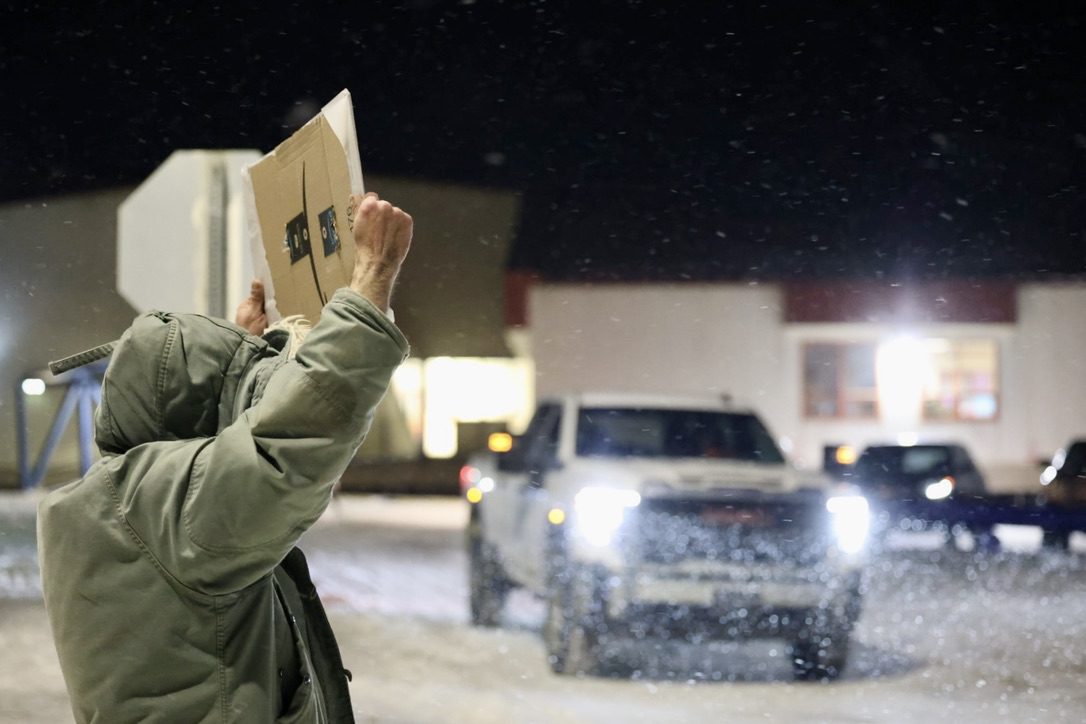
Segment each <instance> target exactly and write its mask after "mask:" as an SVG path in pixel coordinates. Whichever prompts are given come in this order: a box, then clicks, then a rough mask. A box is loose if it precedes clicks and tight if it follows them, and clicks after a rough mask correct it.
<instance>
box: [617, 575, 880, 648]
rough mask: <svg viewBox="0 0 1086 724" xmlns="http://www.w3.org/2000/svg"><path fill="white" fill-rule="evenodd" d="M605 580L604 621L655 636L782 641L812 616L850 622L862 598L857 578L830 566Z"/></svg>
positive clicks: (857, 576)
mask: <svg viewBox="0 0 1086 724" xmlns="http://www.w3.org/2000/svg"><path fill="white" fill-rule="evenodd" d="M608 581H609V584H608V586H607V590H606V614H607V618H608V619H610V620H612V621H615V622H619V621H622V622H626V623H628V624H629V625H631V627H634V628H639V627H642V626H647V627H650V628H652V629H654V630H655V629H660V628H666V629H668V630H674V629H679V630H682V631H684V632H686V631H689V630H691V629H692V628H697V627H702V626H707V627H710V628H711V629H712V630H713V632H714V634H713V635H714V636H716V635H718V634H719V633H720V632H721V631H726V632H731V633H733V634H734V635H736V636H752V635H765V636H777V635H785V634H787V633H788V632H789V631H791V630H793V629H794V630H798V629H800V628H802V627H803V626H804V625H809V624H810V621H809V620H808V619H810V618H811V616H813V615H820V614H824V615H829V616H832V617H834V618H850V617H852V616H853V615H854V612H853V609H854V608H855V607H856V606H857V605H858V601H859V595H860V594H859V589H860V573H859V571H858V570H856V569H841V568H838V567H834V566H814V567H811V568H788V567H784V568H782V567H779V566H757V565H736V564H716V565H712V564H709V565H701V566H698V567H697V569H696V570H692V567H690V566H685V567H675V566H659V567H645V568H641V569H639V570H637V571H630V572H628V573H627V575H622V576H614V575H612V576H610V577H609V579H608Z"/></svg>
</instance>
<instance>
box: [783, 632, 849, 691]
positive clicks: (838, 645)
mask: <svg viewBox="0 0 1086 724" xmlns="http://www.w3.org/2000/svg"><path fill="white" fill-rule="evenodd" d="M850 640H851V636H850V634H849V632H848V630H847V629H845V628H838V629H836V630H830V631H826V632H810V633H806V634H801V635H800V636H799V637H798V638H797V639H796V640H795V642H793V644H792V673H793V675H794V676H795V678H796V680H797V681H833V680H834V679H837V678H838V677H840V676H841V673H842V672H843V671H844V670H845V665H846V664H847V663H848V652H849V643H850Z"/></svg>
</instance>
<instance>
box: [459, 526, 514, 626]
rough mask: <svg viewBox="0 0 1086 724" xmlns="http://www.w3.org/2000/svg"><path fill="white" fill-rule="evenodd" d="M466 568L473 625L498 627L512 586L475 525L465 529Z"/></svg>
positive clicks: (492, 550) (493, 551)
mask: <svg viewBox="0 0 1086 724" xmlns="http://www.w3.org/2000/svg"><path fill="white" fill-rule="evenodd" d="M468 569H469V570H468V585H469V586H470V589H471V593H470V604H471V622H472V624H474V625H476V626H497V625H498V623H499V621H500V620H501V613H502V609H503V608H504V607H505V598H506V596H507V595H508V594H509V589H510V588H511V587H512V586H511V584H510V582H509V579H508V578H507V577H506V575H505V571H504V570H503V569H502V564H501V559H500V558H499V556H498V552H497V551H496V550H495V549H494V546H493V545H491V544H490V543H487V542H486V541H485V540H483V537H482V534H481V533H480V531H479V529H478V524H477V523H475V522H472V524H471V525H470V526H469V527H468Z"/></svg>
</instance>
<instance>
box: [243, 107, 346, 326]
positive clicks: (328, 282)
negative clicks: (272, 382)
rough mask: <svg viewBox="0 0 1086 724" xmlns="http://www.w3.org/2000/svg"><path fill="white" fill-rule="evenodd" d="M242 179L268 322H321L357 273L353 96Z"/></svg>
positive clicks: (323, 113)
mask: <svg viewBox="0 0 1086 724" xmlns="http://www.w3.org/2000/svg"><path fill="white" fill-rule="evenodd" d="M243 176H244V179H245V184H244V186H245V193H246V196H247V202H248V203H247V204H246V207H247V210H248V214H249V218H248V227H249V235H250V243H251V248H252V250H253V265H254V267H255V269H256V274H257V276H258V277H259V278H260V279H261V280H262V281H263V282H264V287H265V292H266V295H267V299H268V302H267V309H268V315H269V319H270V320H271V321H275V320H277V319H279V318H281V317H284V316H289V315H292V314H301V315H304V316H305V317H306V319H308V320H310V321H311V322H313V323H316V322H317V320H318V319H319V318H320V313H321V308H322V307H324V305H325V303H326V302H327V301H328V300H329V299H331V297H332V294H333V293H334V292H335V291H336V289H339V288H340V287H343V286H346V285H347V283H348V282H349V281H350V278H351V272H352V270H353V268H354V242H353V240H352V237H351V229H350V225H349V223H348V221H347V203H348V200H349V196H350V194H352V193H362V192H363V186H362V165H361V163H360V161H359V159H358V141H357V138H356V136H355V129H354V113H353V111H352V109H351V97H350V94H349V93H348V92H347V91H346V90H344V91H343V92H341V93H340V94H339V95H338V96H336V98H335V99H334V100H333V101H332V102H331V103H329V104H328V105H327V106H325V107H324V109H322V110H321V112H320V113H319V114H317V116H316V117H314V118H313V119H312V120H311V121H309V122H308V123H306V124H305V125H304V126H303V127H302V128H301V129H300V130H298V131H297V132H296V133H295V134H294V135H293V136H291V137H290V138H288V139H287V140H286V141H283V142H282V143H281V144H279V145H278V146H277V147H276V148H275V150H274V151H272V152H271V153H269V154H268V155H266V156H264V157H263V158H262V159H260V160H259V161H257V162H256V163H254V164H253V165H252V166H249V167H248V168H246V169H245V171H244V172H243Z"/></svg>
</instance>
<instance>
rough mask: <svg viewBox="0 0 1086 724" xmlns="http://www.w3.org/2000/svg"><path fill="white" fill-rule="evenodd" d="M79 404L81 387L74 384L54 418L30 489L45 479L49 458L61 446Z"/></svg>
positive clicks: (39, 456) (65, 395) (32, 475)
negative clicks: (61, 439) (62, 438)
mask: <svg viewBox="0 0 1086 724" xmlns="http://www.w3.org/2000/svg"><path fill="white" fill-rule="evenodd" d="M78 402H79V385H77V384H73V385H71V386H70V387H68V391H67V392H66V393H65V394H64V402H62V403H61V405H60V409H59V410H57V416H56V417H55V418H53V426H52V427H51V428H49V436H48V437H47V438H46V439H45V444H44V445H43V446H42V449H41V453H40V454H39V455H38V461H37V463H36V464H35V465H34V472H33V473H32V474H31V476H30V485H29V486H28V487H32V488H33V487H37V486H38V485H40V484H41V481H42V480H43V479H44V478H45V471H46V469H47V468H48V467H49V458H51V457H53V453H54V452H56V449H57V445H59V444H60V438H61V437H62V436H63V435H64V429H65V428H66V427H67V426H68V421H69V420H71V419H72V413H73V412H74V411H75V407H76V404H78Z"/></svg>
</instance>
